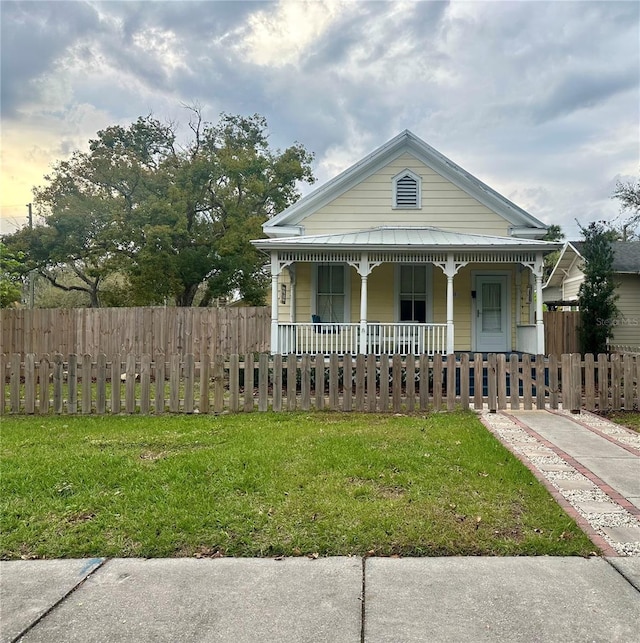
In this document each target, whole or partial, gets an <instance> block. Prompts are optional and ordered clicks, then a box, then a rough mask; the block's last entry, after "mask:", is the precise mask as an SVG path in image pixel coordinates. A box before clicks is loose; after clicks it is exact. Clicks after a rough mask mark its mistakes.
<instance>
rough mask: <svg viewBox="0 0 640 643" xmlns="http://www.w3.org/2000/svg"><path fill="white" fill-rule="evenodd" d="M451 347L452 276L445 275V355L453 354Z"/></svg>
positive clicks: (452, 342) (452, 345)
mask: <svg viewBox="0 0 640 643" xmlns="http://www.w3.org/2000/svg"><path fill="white" fill-rule="evenodd" d="M447 263H448V262H447ZM453 347H454V341H453V275H452V274H447V355H451V353H453Z"/></svg>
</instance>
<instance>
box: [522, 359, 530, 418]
mask: <svg viewBox="0 0 640 643" xmlns="http://www.w3.org/2000/svg"><path fill="white" fill-rule="evenodd" d="M531 387H532V383H531V357H530V356H529V355H526V354H525V355H523V356H522V408H523V409H524V410H525V411H531V409H532V408H533V397H532V390H531Z"/></svg>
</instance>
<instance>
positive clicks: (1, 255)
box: [0, 241, 24, 308]
mask: <svg viewBox="0 0 640 643" xmlns="http://www.w3.org/2000/svg"><path fill="white" fill-rule="evenodd" d="M23 277H24V268H23V263H22V255H21V254H19V253H17V254H16V253H13V252H11V251H10V250H9V249H8V248H7V247H6V246H5V245H4V243H2V241H0V308H7V307H9V306H12V305H13V304H15V303H17V302H19V301H20V298H21V296H22V280H23Z"/></svg>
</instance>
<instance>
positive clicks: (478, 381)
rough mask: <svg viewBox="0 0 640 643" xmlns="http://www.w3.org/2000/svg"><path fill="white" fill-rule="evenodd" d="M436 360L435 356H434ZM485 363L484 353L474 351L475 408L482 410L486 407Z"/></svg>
mask: <svg viewBox="0 0 640 643" xmlns="http://www.w3.org/2000/svg"><path fill="white" fill-rule="evenodd" d="M433 359H434V361H435V356H434V358H433ZM483 374H484V363H483V359H482V353H474V355H473V408H474V409H476V411H481V410H482V408H483V407H484V395H483V393H482V386H483V382H482V379H483V377H482V376H483Z"/></svg>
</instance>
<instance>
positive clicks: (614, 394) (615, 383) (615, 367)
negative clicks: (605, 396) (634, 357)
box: [611, 353, 622, 411]
mask: <svg viewBox="0 0 640 643" xmlns="http://www.w3.org/2000/svg"><path fill="white" fill-rule="evenodd" d="M611 398H612V399H611V408H612V409H613V410H614V411H619V410H620V409H621V408H622V363H621V361H620V354H619V353H614V354H613V355H611Z"/></svg>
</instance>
